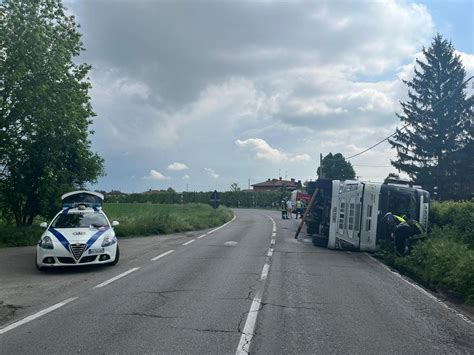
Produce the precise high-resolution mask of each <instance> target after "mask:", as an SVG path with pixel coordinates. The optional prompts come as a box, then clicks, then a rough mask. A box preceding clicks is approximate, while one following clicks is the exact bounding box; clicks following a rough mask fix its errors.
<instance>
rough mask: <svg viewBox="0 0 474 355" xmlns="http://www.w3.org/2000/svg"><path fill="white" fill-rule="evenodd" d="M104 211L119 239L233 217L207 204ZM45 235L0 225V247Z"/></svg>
mask: <svg viewBox="0 0 474 355" xmlns="http://www.w3.org/2000/svg"><path fill="white" fill-rule="evenodd" d="M104 211H105V213H106V214H107V216H108V217H109V219H110V221H113V220H117V221H119V222H120V225H119V226H118V227H116V229H115V232H116V234H117V236H118V237H135V236H146V235H158V234H170V233H178V232H186V231H192V230H200V229H206V228H211V227H216V226H219V225H222V224H224V223H225V222H227V221H229V220H231V219H232V217H233V213H232V211H231V210H230V209H228V208H222V207H221V208H218V209H217V210H214V209H212V208H211V207H210V206H208V205H204V204H186V205H160V204H150V203H105V204H104ZM37 220H38V221H40V220H41V219H37ZM42 232H43V229H42V228H40V227H39V226H29V227H15V226H11V225H5V224H0V247H9V246H27V245H34V244H35V243H36V242H37V241H38V239H39V237H40V236H41V233H42Z"/></svg>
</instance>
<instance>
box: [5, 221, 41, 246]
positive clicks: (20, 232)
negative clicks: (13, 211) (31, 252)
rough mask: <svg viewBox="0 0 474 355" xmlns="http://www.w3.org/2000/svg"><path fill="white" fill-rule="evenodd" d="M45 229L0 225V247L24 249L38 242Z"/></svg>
mask: <svg viewBox="0 0 474 355" xmlns="http://www.w3.org/2000/svg"><path fill="white" fill-rule="evenodd" d="M43 231H44V229H43V228H41V227H39V226H23V227H17V226H15V225H5V224H0V247H5V246H10V247H23V246H27V245H34V244H36V243H37V242H38V240H39V239H40V237H41V234H42V233H43Z"/></svg>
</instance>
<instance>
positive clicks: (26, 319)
mask: <svg viewBox="0 0 474 355" xmlns="http://www.w3.org/2000/svg"><path fill="white" fill-rule="evenodd" d="M78 298H79V297H71V298H68V299H67V300H64V301H62V302H59V303H56V304H55V305H53V306H51V307H48V308H46V309H43V310H42V311H39V312H37V313H35V314H32V315H31V316H28V317H26V318H23V319H21V320H19V321H17V322H15V323H12V324H10V325H9V326H7V327H5V328H2V329H0V335H1V334H5V333H6V332H8V331H10V330H12V329H15V328H16V327H19V326H20V325H23V324H26V323H28V322H31V321H32V320H35V319H36V318H39V317H41V316H44V315H45V314H47V313H50V312H52V311H54V310H56V309H58V308H60V307H62V306H64V305H66V304H68V303H69V302H72V301H74V300H77V299H78Z"/></svg>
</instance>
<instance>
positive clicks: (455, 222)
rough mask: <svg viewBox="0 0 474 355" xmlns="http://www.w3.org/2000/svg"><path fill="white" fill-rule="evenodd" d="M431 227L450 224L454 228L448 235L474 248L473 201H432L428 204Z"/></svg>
mask: <svg viewBox="0 0 474 355" xmlns="http://www.w3.org/2000/svg"><path fill="white" fill-rule="evenodd" d="M430 224H431V226H433V227H444V226H450V227H452V228H454V229H455V230H456V232H455V233H454V232H453V233H450V234H449V237H450V238H453V240H458V241H460V242H462V243H466V244H468V245H469V246H470V248H473V249H474V202H453V201H446V202H433V203H432V204H431V206H430Z"/></svg>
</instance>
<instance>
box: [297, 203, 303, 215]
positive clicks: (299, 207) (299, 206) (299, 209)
mask: <svg viewBox="0 0 474 355" xmlns="http://www.w3.org/2000/svg"><path fill="white" fill-rule="evenodd" d="M298 216H300V217H299V218H303V203H302V202H301V200H297V201H296V219H298Z"/></svg>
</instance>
